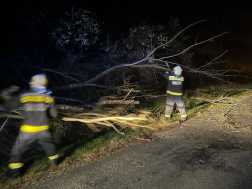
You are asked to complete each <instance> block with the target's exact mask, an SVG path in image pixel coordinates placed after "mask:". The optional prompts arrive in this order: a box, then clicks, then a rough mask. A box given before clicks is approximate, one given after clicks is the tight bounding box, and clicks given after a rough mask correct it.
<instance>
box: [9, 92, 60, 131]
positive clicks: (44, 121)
mask: <svg viewBox="0 0 252 189" xmlns="http://www.w3.org/2000/svg"><path fill="white" fill-rule="evenodd" d="M7 106H8V107H10V108H12V109H15V108H17V107H19V106H23V110H24V111H23V115H24V121H23V124H22V126H21V128H20V130H21V131H24V132H37V131H43V130H46V129H48V128H49V119H50V118H51V117H53V118H56V117H57V109H56V107H55V105H54V99H53V98H52V97H51V96H50V95H49V94H47V93H37V92H34V91H33V90H30V91H26V92H24V93H22V94H20V95H19V96H17V97H14V98H11V99H10V100H8V101H7Z"/></svg>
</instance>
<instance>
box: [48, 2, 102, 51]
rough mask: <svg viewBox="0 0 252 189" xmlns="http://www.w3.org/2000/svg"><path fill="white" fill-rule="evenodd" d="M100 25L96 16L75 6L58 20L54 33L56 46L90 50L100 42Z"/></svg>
mask: <svg viewBox="0 0 252 189" xmlns="http://www.w3.org/2000/svg"><path fill="white" fill-rule="evenodd" d="M100 33H101V29H100V24H99V22H98V21H97V19H96V17H95V15H94V14H93V13H91V12H90V11H88V10H85V9H83V8H77V7H76V6H73V7H72V9H71V11H68V12H66V13H65V15H64V16H63V17H61V18H60V19H59V20H58V24H57V26H56V28H55V30H54V32H53V33H52V38H53V39H54V40H55V42H56V44H58V45H59V46H61V47H64V48H65V49H67V48H78V49H79V48H83V47H84V48H88V46H90V45H92V44H95V43H96V42H97V41H98V35H99V34H100Z"/></svg>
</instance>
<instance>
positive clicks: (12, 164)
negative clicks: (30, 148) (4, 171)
mask: <svg viewBox="0 0 252 189" xmlns="http://www.w3.org/2000/svg"><path fill="white" fill-rule="evenodd" d="M23 166H24V164H23V163H10V164H9V168H10V169H19V168H20V167H23Z"/></svg>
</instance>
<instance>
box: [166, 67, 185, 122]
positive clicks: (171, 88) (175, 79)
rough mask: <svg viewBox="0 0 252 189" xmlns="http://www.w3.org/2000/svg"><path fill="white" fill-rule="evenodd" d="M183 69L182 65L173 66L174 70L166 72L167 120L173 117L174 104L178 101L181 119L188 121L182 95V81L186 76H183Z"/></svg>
mask: <svg viewBox="0 0 252 189" xmlns="http://www.w3.org/2000/svg"><path fill="white" fill-rule="evenodd" d="M181 73H182V69H181V67H180V66H176V67H174V68H173V71H170V72H169V70H168V71H167V72H165V74H164V77H165V78H166V79H167V80H168V86H167V91H166V92H167V98H166V109H165V117H166V119H167V120H169V119H171V113H172V110H173V106H174V104H175V103H176V104H177V108H178V110H179V112H180V116H181V121H186V118H187V115H186V109H185V104H184V100H183V96H182V83H183V81H184V78H183V77H182V76H181Z"/></svg>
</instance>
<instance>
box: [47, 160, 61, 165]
mask: <svg viewBox="0 0 252 189" xmlns="http://www.w3.org/2000/svg"><path fill="white" fill-rule="evenodd" d="M49 162H50V164H51V165H53V166H56V165H58V164H59V163H58V158H57V159H52V160H49Z"/></svg>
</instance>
